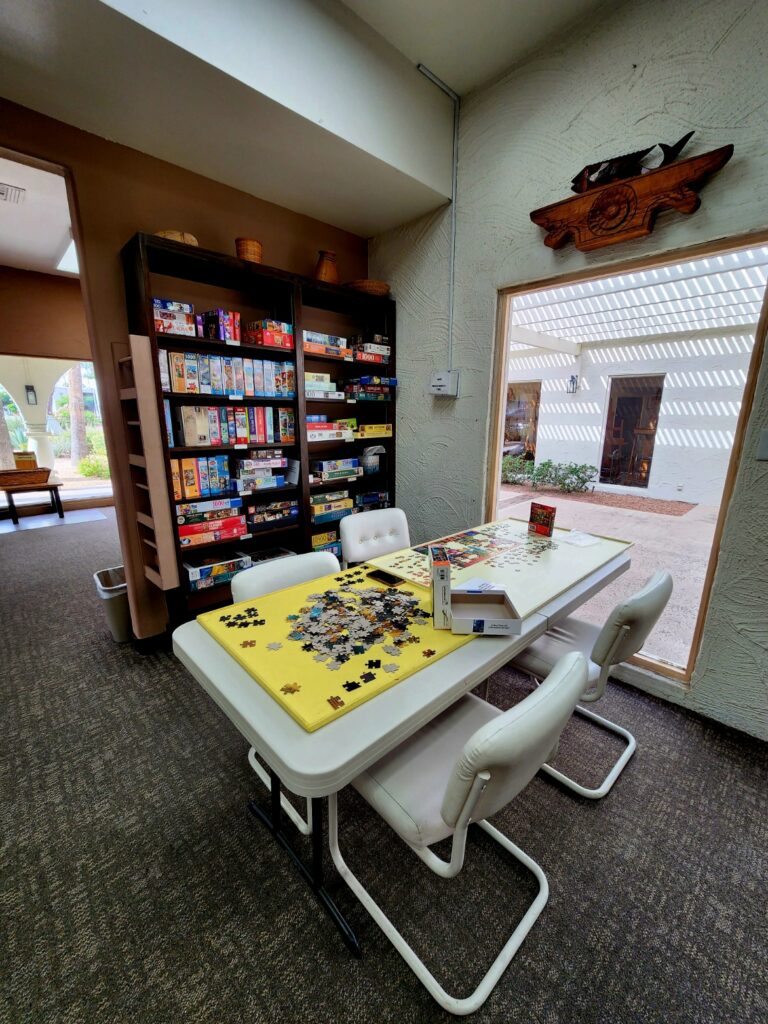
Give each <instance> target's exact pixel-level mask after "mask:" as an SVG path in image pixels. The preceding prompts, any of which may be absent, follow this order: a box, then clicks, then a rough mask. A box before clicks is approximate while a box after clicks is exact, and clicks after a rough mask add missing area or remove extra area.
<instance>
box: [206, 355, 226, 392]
mask: <svg viewBox="0 0 768 1024" xmlns="http://www.w3.org/2000/svg"><path fill="white" fill-rule="evenodd" d="M209 365H210V371H211V394H212V395H223V394H224V379H223V375H222V373H223V371H222V368H221V356H210V357H209Z"/></svg>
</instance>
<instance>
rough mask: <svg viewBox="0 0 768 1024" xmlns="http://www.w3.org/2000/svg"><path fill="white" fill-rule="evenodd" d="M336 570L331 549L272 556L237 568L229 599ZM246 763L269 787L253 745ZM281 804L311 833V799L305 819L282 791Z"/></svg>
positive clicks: (270, 590) (241, 598)
mask: <svg viewBox="0 0 768 1024" xmlns="http://www.w3.org/2000/svg"><path fill="white" fill-rule="evenodd" d="M338 571H339V560H338V559H337V558H336V556H335V555H334V554H332V553H331V552H330V551H310V552H309V553H308V554H305V555H292V556H291V557H290V558H274V559H271V560H270V561H267V562H261V563H260V564H259V565H254V566H252V567H251V568H250V569H243V571H242V572H239V573H238V574H237V576H235V578H234V579H233V580H232V600H233V601H234V602H235V603H237V602H238V601H252V600H255V599H256V598H257V597H263V595H264V594H271V593H273V592H274V591H275V590H285V588H286V587H293V586H296V585H297V584H298V583H307V582H309V580H315V579H318V577H320V576H328V575H329V574H330V573H332V572H338ZM248 763H249V764H250V766H251V768H253V770H254V771H255V772H256V774H257V775H258V777H259V779H261V781H262V782H263V783H264V785H265V786H266V787H267V789H269V788H270V786H271V780H270V777H269V773H268V772H267V770H266V768H265V767H264V766H263V765H262V764H261V762H260V761H259V760H258V758H257V757H256V751H255V750H254V749H253V747H251V749H250V750H249V751H248ZM280 805H281V807H282V808H283V810H284V811H285V813H286V814H287V815H288V817H289V818H290V819H291V821H292V822H293V824H294V825H295V826H296V828H297V829H298V830H299V832H301V833H302V834H303V835H305V836H311V835H312V803H311V801H310V800H307V817H306V820H305V819H304V818H302V816H301V815H300V814H299V812H298V811H297V810H296V808H295V807H294V806H293V804H292V803H291V802H290V800H289V799H288V797H287V796H286V795H285V794H284V793H281V795H280Z"/></svg>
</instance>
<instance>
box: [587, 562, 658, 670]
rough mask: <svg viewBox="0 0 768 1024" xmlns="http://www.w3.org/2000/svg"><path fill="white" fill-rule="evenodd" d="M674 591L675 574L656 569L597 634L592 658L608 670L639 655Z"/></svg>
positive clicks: (613, 613) (615, 611)
mask: <svg viewBox="0 0 768 1024" xmlns="http://www.w3.org/2000/svg"><path fill="white" fill-rule="evenodd" d="M671 594H672V577H671V576H670V575H669V573H668V572H655V573H654V574H653V576H651V578H650V579H649V580H648V582H647V583H646V584H645V586H644V587H643V589H642V590H638V592H637V593H636V594H633V595H632V596H631V597H628V598H627V599H626V601H622V602H621V604H617V605H616V607H615V608H614V609H613V611H612V612H611V614H610V615H609V616H608V618H607V620H606V623H605V625H604V626H603V628H602V629H601V630H600V632H599V633H598V635H597V640H595V643H594V646H593V648H592V654H591V655H590V657H591V658H592V661H594V663H595V664H596V665H600V666H605V668H606V669H608V668H610V667H611V665H618V664H619V663H620V662H622V661H626V660H627V658H631V657H632V655H633V654H637V652H638V651H639V650H640V648H641V647H642V646H643V644H644V643H645V641H646V640H647V639H648V634H649V633H650V632H651V630H652V629H653V627H654V626H655V625H656V623H657V622H658V621H659V616H660V615H661V613H662V612H663V611H664V609H665V608H666V606H667V601H669V598H670V595H671ZM603 674H604V675H605V674H606V673H603Z"/></svg>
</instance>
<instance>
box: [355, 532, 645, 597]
mask: <svg viewBox="0 0 768 1024" xmlns="http://www.w3.org/2000/svg"><path fill="white" fill-rule="evenodd" d="M570 532H571V531H570V530H561V529H555V532H554V535H553V536H552V537H551V538H550V537H539V536H536V535H535V534H530V533H528V521H527V520H521V519H500V520H497V521H496V522H493V523H486V524H485V525H484V526H478V527H477V528H476V529H473V530H465V531H463V532H462V533H454V534H451V535H450V536H448V537H441V538H439V539H438V540H434V541H431V542H430V543H432V544H440V545H441V546H443V547H445V549H446V551H447V553H448V559H449V561H450V563H451V584H452V586H454V587H456V586H460V585H461V583H463V582H464V581H466V580H469V579H476V578H479V579H485V580H488V581H490V582H492V583H499V584H502V585H503V586H504V587H505V589H506V590H507V592H508V593H509V596H510V598H511V600H512V602H513V603H514V605H515V607H516V608H517V610H518V612H519V613H520V614H521V615H522V616H523V617H525V616H526V615H530V614H531V613H532V612H534V611H536V609H537V608H540V607H541V606H542V605H543V604H545V603H546V602H547V601H550V600H552V599H553V598H555V597H557V595H558V594H561V593H562V592H563V591H564V590H567V589H568V587H571V586H573V584H574V583H576V582H578V581H579V580H580V579H583V578H584V577H585V576H587V575H589V573H591V572H594V571H595V570H596V569H599V568H600V566H602V565H605V563H606V562H609V561H610V560H611V559H612V558H615V557H616V555H620V554H622V553H623V552H624V551H626V550H627V548H628V547H630V544H629V543H628V542H627V541H622V540H614V539H612V538H610V537H594V538H593V539H592V540H593V543H590V544H589V545H587V546H577V545H573V544H571V543H569V534H570ZM581 536H583V535H581ZM370 564H371V565H375V566H376V567H377V568H379V569H383V570H385V571H386V572H391V573H393V574H394V575H395V576H399V577H400V578H401V579H404V580H407V581H408V582H409V583H415V584H417V585H418V586H420V587H431V584H432V576H431V573H430V567H429V545H427V544H421V545H418V546H417V547H414V548H406V549H404V550H402V551H396V552H395V553H394V554H391V555H382V556H381V557H379V558H373V559H371V562H370Z"/></svg>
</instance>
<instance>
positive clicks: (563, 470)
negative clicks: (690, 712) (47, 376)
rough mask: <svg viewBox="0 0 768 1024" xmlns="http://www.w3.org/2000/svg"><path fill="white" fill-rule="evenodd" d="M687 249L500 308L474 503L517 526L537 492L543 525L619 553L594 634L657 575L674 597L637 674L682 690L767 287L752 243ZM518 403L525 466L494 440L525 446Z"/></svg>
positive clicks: (757, 246) (710, 572)
mask: <svg viewBox="0 0 768 1024" xmlns="http://www.w3.org/2000/svg"><path fill="white" fill-rule="evenodd" d="M699 251H700V252H701V255H698V254H697V255H696V256H693V255H691V254H690V253H681V254H678V255H677V257H675V255H674V254H671V255H669V256H665V257H664V259H663V260H658V261H656V262H654V263H653V265H649V264H648V262H646V263H645V265H643V264H641V263H640V262H639V261H635V262H634V263H633V264H629V265H625V266H624V267H619V268H611V270H610V272H608V271H606V270H603V271H601V272H599V273H598V274H597V275H594V274H593V276H591V277H588V276H586V275H585V277H584V278H583V279H580V280H573V279H571V280H569V281H568V282H567V283H563V282H558V281H550V282H543V283H540V284H538V285H530V286H527V287H520V288H515V289H509V290H506V291H505V292H503V293H502V294H501V295H500V302H501V308H500V316H499V324H500V332H499V341H498V345H499V347H498V350H497V359H496V366H497V367H498V371H497V373H498V377H497V380H496V386H495V389H494V390H495V395H496V403H497V405H496V410H497V411H496V421H495V431H494V434H493V437H494V441H493V450H492V453H491V461H490V464H489V476H488V479H489V486H488V493H487V501H486V510H487V518H504V517H506V516H514V517H518V518H523V519H527V517H528V507H529V504H530V501H531V499H532V497H535V496H536V495H537V494H543V495H546V499H545V500H547V503H548V504H554V505H555V506H556V508H557V518H556V526H562V527H566V528H569V527H570V528H578V529H580V530H583V531H586V532H590V533H596V534H603V535H607V536H613V537H621V538H623V539H626V540H630V541H632V542H633V545H634V547H633V549H632V567H631V569H630V570H629V571H628V572H627V573H625V574H624V575H623V576H622V577H620V578H619V579H618V580H617V581H616V582H615V583H614V584H613V585H612V587H610V588H608V589H607V590H606V591H605V592H604V593H603V594H601V595H598V597H596V598H594V599H593V600H592V601H590V602H589V603H587V604H586V605H584V606H583V607H582V608H581V609H580V613H579V614H580V615H582V616H583V617H584V618H587V619H589V620H590V621H592V622H594V623H597V624H602V623H603V622H604V621H605V619H606V617H607V616H608V614H609V613H610V611H611V609H612V608H613V606H614V605H615V604H616V603H617V602H618V601H620V600H622V599H623V598H626V597H628V596H629V595H630V594H632V593H634V592H636V591H637V590H639V589H640V587H641V586H642V585H643V583H644V582H645V580H646V579H647V578H648V577H649V576H650V575H651V573H652V572H653V571H654V570H656V569H668V570H669V571H670V572H671V573H672V576H673V579H674V582H675V590H674V593H673V595H672V598H671V600H670V602H669V605H668V606H667V609H666V611H665V612H664V615H663V616H662V618H661V619H660V620H659V623H658V624H657V626H656V628H655V629H654V631H653V632H652V633H651V635H650V636H649V638H648V640H647V642H646V645H645V647H644V649H643V651H642V652H641V654H640V656H639V657H638V658H637V659H636V660H637V661H638V662H639V663H640V664H642V665H643V666H644V667H647V668H651V669H652V670H654V671H657V672H659V673H661V674H664V675H668V676H670V677H672V678H674V679H677V680H682V681H687V680H690V677H691V674H692V672H693V667H694V664H695V660H696V655H697V653H698V642H699V638H700V635H701V629H702V626H703V621H704V615H705V613H706V606H707V602H708V599H709V592H710V589H711V584H712V578H713V576H714V570H715V565H716V560H717V552H718V548H719V540H720V536H721V533H722V528H723V523H724V518H725V511H726V508H727V503H728V500H729V498H730V492H731V489H732V486H733V480H734V476H735V468H736V465H737V464H738V459H739V456H740V454H741V447H742V441H743V435H744V430H745V427H746V422H747V419H748V415H749V407H750V405H751V400H752V395H753V393H754V384H755V380H756V374H757V371H758V369H759V364H760V358H761V356H762V351H763V342H764V339H763V337H762V333H763V330H764V329H762V328H761V330H760V334H759V335H758V333H757V332H758V322H759V321H760V318H761V314H762V310H763V303H764V299H765V293H766V281H767V280H768V246H767V245H766V244H765V243H764V240H762V239H761V240H760V242H754V241H753V242H752V244H751V245H749V246H746V245H742V246H741V247H739V248H730V249H723V250H714V247H709V248H708V249H707V250H706V251H703V247H702V249H701V250H699ZM763 322H764V321H763ZM528 394H535V395H537V396H538V398H537V401H536V415H535V432H534V434H533V436H534V438H535V441H534V444H533V446H532V447H531V446H528V447H527V448H526V452H528V453H529V462H527V463H526V462H525V461H522V460H521V459H520V458H519V457H517V455H518V454H519V453H516V454H513V453H512V452H510V451H508V450H507V449H508V444H509V442H508V441H507V438H508V436H509V430H508V423H509V422H510V420H511V421H512V423H513V424H516V425H517V424H521V426H520V427H519V428H518V432H519V434H520V435H521V440H519V441H518V442H517V443H518V444H522V445H525V444H526V442H525V440H523V439H522V437H523V435H524V433H525V424H526V423H530V422H531V419H532V418H531V416H528V417H526V415H525V409H526V404H525V396H526V395H528ZM745 398H746V401H745ZM532 405H533V400H532V399H529V400H528V406H532ZM502 424H503V426H502ZM502 438H503V441H502ZM563 482H565V483H563Z"/></svg>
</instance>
